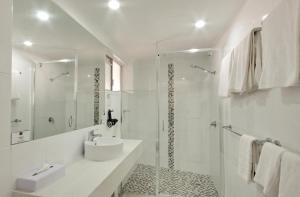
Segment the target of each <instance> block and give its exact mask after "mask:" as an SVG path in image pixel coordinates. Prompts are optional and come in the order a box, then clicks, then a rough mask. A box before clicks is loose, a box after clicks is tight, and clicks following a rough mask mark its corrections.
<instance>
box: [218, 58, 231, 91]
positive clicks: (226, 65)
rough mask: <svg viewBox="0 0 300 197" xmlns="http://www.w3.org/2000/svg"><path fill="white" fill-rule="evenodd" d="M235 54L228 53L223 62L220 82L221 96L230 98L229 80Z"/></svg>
mask: <svg viewBox="0 0 300 197" xmlns="http://www.w3.org/2000/svg"><path fill="white" fill-rule="evenodd" d="M232 58H233V53H232V52H230V53H228V54H227V55H226V56H225V57H224V58H223V60H222V64H221V70H220V80H219V96H221V97H228V96H229V79H230V72H231V66H232Z"/></svg>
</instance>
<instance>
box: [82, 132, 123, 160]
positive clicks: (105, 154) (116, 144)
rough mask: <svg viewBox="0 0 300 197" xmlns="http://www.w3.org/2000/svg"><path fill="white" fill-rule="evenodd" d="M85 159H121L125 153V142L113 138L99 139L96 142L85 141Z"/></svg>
mask: <svg viewBox="0 0 300 197" xmlns="http://www.w3.org/2000/svg"><path fill="white" fill-rule="evenodd" d="M84 149H85V153H84V156H85V159H88V160H92V161H107V160H111V159H115V158H117V157H119V156H120V155H121V154H122V152H123V140H122V139H119V138H112V137H98V138H96V139H95V140H94V141H85V143H84Z"/></svg>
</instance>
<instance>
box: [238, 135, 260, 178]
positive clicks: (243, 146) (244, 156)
mask: <svg viewBox="0 0 300 197" xmlns="http://www.w3.org/2000/svg"><path fill="white" fill-rule="evenodd" d="M254 141H255V138H254V137H252V136H248V135H243V136H242V137H241V138H240V144H239V158H238V159H239V163H238V174H239V176H240V177H241V178H242V179H243V180H244V181H245V182H247V183H250V182H251V181H252V179H253V176H254V165H255V161H253V159H254V158H255V154H256V153H255V151H254V147H253V146H254V145H255V143H254Z"/></svg>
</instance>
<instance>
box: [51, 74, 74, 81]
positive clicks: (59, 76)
mask: <svg viewBox="0 0 300 197" xmlns="http://www.w3.org/2000/svg"><path fill="white" fill-rule="evenodd" d="M67 75H70V73H69V72H65V73H61V74H59V75H57V76H55V77H53V78H50V79H49V80H50V81H51V82H53V81H55V80H56V79H58V78H61V77H63V76H67Z"/></svg>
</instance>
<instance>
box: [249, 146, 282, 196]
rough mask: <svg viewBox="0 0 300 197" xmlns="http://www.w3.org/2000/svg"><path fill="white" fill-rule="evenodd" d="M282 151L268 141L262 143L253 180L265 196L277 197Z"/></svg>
mask: <svg viewBox="0 0 300 197" xmlns="http://www.w3.org/2000/svg"><path fill="white" fill-rule="evenodd" d="M284 151H285V150H284V149H283V148H281V147H279V146H277V145H275V144H272V143H269V142H267V143H265V144H264V145H263V148H262V152H261V155H260V158H259V162H258V166H257V170H256V175H255V177H254V182H255V183H257V185H258V186H259V188H260V189H261V190H262V192H263V194H265V195H266V196H267V197H278V190H279V179H280V178H279V177H280V164H281V158H282V154H283V153H284Z"/></svg>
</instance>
